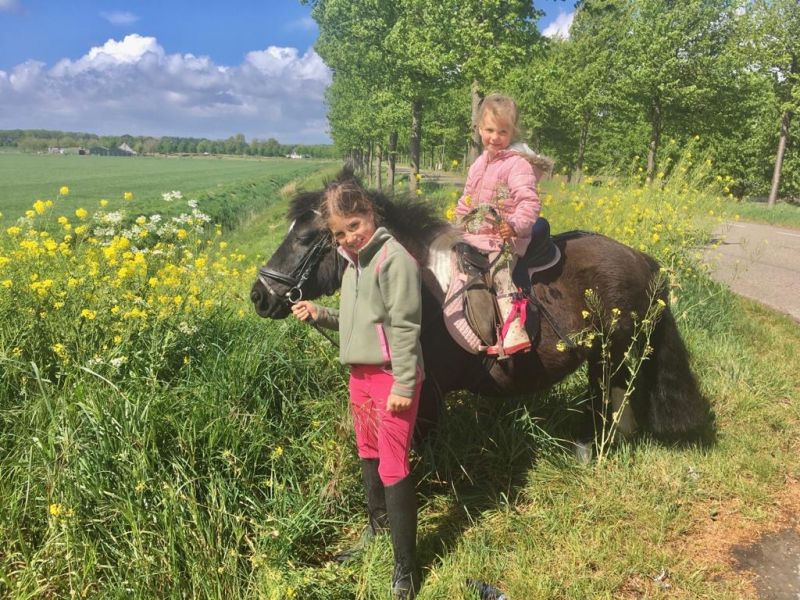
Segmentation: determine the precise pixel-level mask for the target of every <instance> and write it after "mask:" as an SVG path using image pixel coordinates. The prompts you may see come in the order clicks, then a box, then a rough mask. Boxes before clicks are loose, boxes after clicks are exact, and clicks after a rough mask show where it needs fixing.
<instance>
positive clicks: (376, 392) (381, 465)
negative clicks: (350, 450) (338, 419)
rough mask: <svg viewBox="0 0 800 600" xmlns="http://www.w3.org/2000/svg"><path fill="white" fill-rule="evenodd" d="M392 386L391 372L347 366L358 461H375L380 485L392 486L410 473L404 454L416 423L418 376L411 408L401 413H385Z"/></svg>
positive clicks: (420, 382)
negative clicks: (363, 459) (348, 367)
mask: <svg viewBox="0 0 800 600" xmlns="http://www.w3.org/2000/svg"><path fill="white" fill-rule="evenodd" d="M393 384H394V377H393V376H392V372H391V371H388V370H387V369H386V368H385V367H383V366H381V365H352V366H351V367H350V409H351V411H352V413H353V425H354V427H355V431H356V445H357V447H358V456H359V457H360V458H377V459H378V474H379V475H380V478H381V481H382V482H383V485H392V484H395V483H397V482H398V481H400V480H401V479H404V478H405V477H406V476H408V474H409V473H410V472H411V467H410V465H409V461H408V453H409V450H410V449H411V436H412V435H413V433H414V423H416V421H417V409H418V408H419V395H420V390H421V389H422V377H419V378H418V383H417V387H416V389H415V390H414V397H413V398H412V400H411V406H410V407H409V408H408V409H407V410H404V411H402V412H392V411H387V410H386V399H387V398H388V397H389V392H390V391H391V389H392V385H393Z"/></svg>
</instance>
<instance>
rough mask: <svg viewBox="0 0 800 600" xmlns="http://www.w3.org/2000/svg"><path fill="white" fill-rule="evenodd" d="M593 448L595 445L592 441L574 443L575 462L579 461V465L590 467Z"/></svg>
mask: <svg viewBox="0 0 800 600" xmlns="http://www.w3.org/2000/svg"><path fill="white" fill-rule="evenodd" d="M592 446H593V443H592V441H591V440H589V441H585V442H582V441H576V442H573V448H572V452H573V453H574V454H575V460H577V461H578V463H579V464H582V465H588V464H589V463H591V462H592Z"/></svg>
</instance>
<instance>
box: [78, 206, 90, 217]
mask: <svg viewBox="0 0 800 600" xmlns="http://www.w3.org/2000/svg"><path fill="white" fill-rule="evenodd" d="M75 216H76V217H78V218H79V219H85V218H86V217H88V216H89V212H88V211H87V210H86V209H85V208H78V209H76V210H75Z"/></svg>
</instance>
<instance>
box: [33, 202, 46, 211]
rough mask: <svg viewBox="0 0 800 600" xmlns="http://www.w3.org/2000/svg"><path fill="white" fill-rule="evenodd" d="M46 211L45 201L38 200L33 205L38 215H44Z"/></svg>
mask: <svg viewBox="0 0 800 600" xmlns="http://www.w3.org/2000/svg"><path fill="white" fill-rule="evenodd" d="M46 209H47V204H45V203H44V201H43V200H37V201H36V202H34V203H33V210H35V211H36V214H37V215H43V214H44V211H45V210H46Z"/></svg>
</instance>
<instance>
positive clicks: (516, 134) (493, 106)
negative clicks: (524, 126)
mask: <svg viewBox="0 0 800 600" xmlns="http://www.w3.org/2000/svg"><path fill="white" fill-rule="evenodd" d="M486 113H489V114H490V115H492V116H493V117H494V118H495V119H497V120H502V121H505V122H506V123H508V124H509V125H510V126H511V127H510V130H511V141H512V142H516V141H517V140H519V138H520V137H521V135H522V131H521V129H520V127H519V109H518V108H517V103H516V102H514V99H513V98H511V97H510V96H504V95H503V94H489V95H488V96H486V97H485V98H484V99H483V101H482V102H481V106H480V108H479V109H478V122H477V123H475V125H476V126H477V127H480V126H481V123H482V122H483V117H484V115H486Z"/></svg>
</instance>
